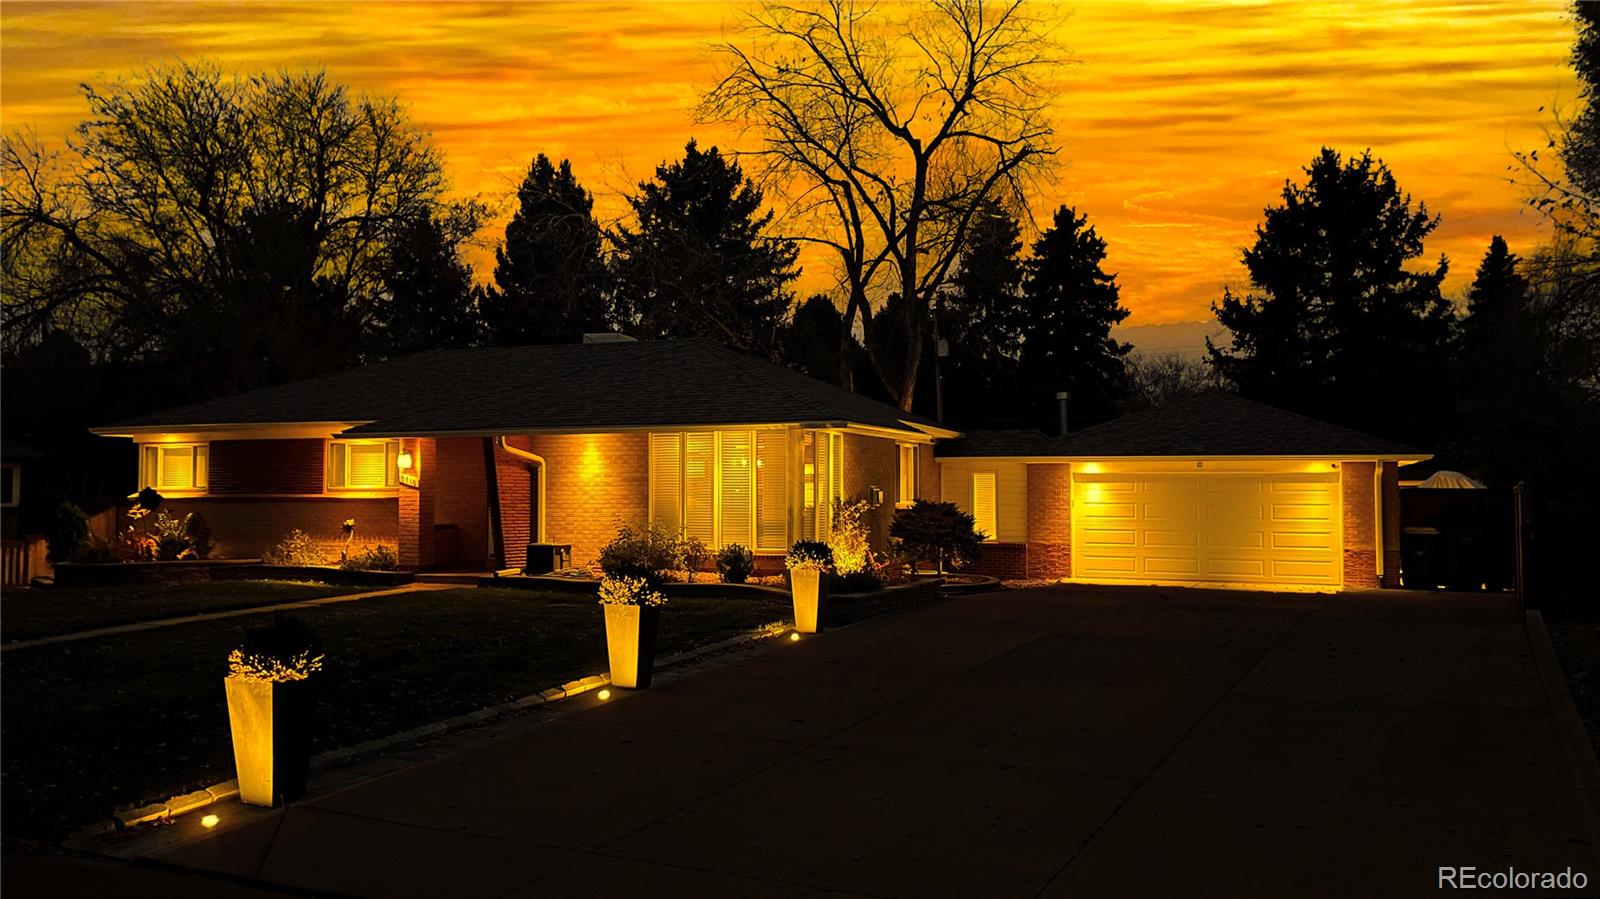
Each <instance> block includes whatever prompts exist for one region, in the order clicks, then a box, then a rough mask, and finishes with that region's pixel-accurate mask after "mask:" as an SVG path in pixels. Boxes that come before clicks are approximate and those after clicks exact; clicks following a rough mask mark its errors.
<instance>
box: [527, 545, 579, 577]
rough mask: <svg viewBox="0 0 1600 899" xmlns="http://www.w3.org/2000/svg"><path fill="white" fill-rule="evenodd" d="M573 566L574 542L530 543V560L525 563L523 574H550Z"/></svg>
mask: <svg viewBox="0 0 1600 899" xmlns="http://www.w3.org/2000/svg"><path fill="white" fill-rule="evenodd" d="M571 567H572V544H570V543H530V544H528V561H527V562H525V563H523V567H522V573H523V574H549V573H551V572H552V571H562V570H564V569H567V568H571Z"/></svg>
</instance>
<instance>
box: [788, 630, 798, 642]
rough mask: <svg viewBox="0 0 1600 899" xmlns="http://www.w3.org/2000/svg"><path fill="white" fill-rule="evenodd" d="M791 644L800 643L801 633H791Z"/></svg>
mask: <svg viewBox="0 0 1600 899" xmlns="http://www.w3.org/2000/svg"><path fill="white" fill-rule="evenodd" d="M789 642H790V643H799V642H800V632H799V631H790V632H789Z"/></svg>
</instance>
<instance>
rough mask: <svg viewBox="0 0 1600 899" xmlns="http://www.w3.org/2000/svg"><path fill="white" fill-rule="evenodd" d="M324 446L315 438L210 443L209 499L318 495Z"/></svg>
mask: <svg viewBox="0 0 1600 899" xmlns="http://www.w3.org/2000/svg"><path fill="white" fill-rule="evenodd" d="M326 445H327V444H326V443H325V442H324V441H323V440H322V439H320V438H317V437H312V438H301V439H295V440H213V441H211V444H210V460H209V463H208V466H209V471H210V482H211V483H210V486H209V487H208V488H207V492H208V493H210V494H212V495H213V496H261V495H281V494H302V495H316V494H320V493H322V484H323V480H324V478H325V477H326V466H325V462H324V459H325V458H326V453H325V451H324V447H326Z"/></svg>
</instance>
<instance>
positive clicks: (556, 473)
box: [496, 433, 650, 566]
mask: <svg viewBox="0 0 1600 899" xmlns="http://www.w3.org/2000/svg"><path fill="white" fill-rule="evenodd" d="M510 443H511V445H512V446H514V447H516V448H518V449H522V450H526V451H527V452H530V453H534V454H536V455H539V456H541V457H543V459H544V460H545V464H546V465H547V466H549V470H548V471H546V472H545V478H544V483H545V490H546V493H547V495H546V496H544V497H542V501H543V502H544V504H545V509H544V521H545V532H546V533H545V535H544V537H545V540H546V541H548V542H550V543H570V544H572V564H574V565H578V566H587V565H590V564H591V563H592V562H594V561H595V560H596V559H597V558H598V557H599V555H600V548H601V547H602V546H605V545H606V544H607V543H609V542H610V541H611V538H612V537H614V536H616V533H617V528H619V527H621V526H622V525H624V524H632V525H640V524H643V523H644V522H645V520H646V519H647V517H648V515H649V496H648V493H649V481H650V467H649V458H648V456H649V438H648V436H647V435H645V434H643V433H628V434H535V435H526V436H520V437H512V438H510ZM496 452H497V453H498V456H497V462H498V463H499V464H498V465H497V466H496V467H497V473H498V474H499V475H500V477H499V478H498V481H499V493H500V498H501V503H500V515H501V520H502V525H503V527H504V528H505V532H506V558H507V562H506V564H507V565H508V566H520V565H522V564H523V562H524V561H525V560H526V555H527V543H528V540H527V534H528V529H529V522H530V513H529V510H528V499H529V497H530V496H531V493H530V489H531V487H530V484H529V481H528V471H527V468H526V467H524V469H523V472H522V473H521V474H520V476H518V474H517V472H516V471H515V466H510V465H507V464H506V463H505V462H504V461H503V460H501V459H500V458H499V457H500V456H506V457H507V458H508V459H512V461H515V462H516V463H517V465H524V466H525V463H523V462H522V461H521V460H516V459H513V458H512V457H509V456H508V455H507V454H505V453H504V452H503V451H499V450H497V451H496ZM508 469H511V470H510V471H508ZM507 475H510V476H511V477H509V478H508V477H507ZM508 481H510V483H508Z"/></svg>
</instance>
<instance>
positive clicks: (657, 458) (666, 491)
mask: <svg viewBox="0 0 1600 899" xmlns="http://www.w3.org/2000/svg"><path fill="white" fill-rule="evenodd" d="M682 452H683V437H682V435H680V434H651V435H650V523H651V524H654V525H655V526H656V527H659V528H661V529H663V530H665V531H667V532H668V533H670V534H676V533H678V531H679V530H681V529H682V528H683V506H682V496H683V465H682V461H683V456H682Z"/></svg>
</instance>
